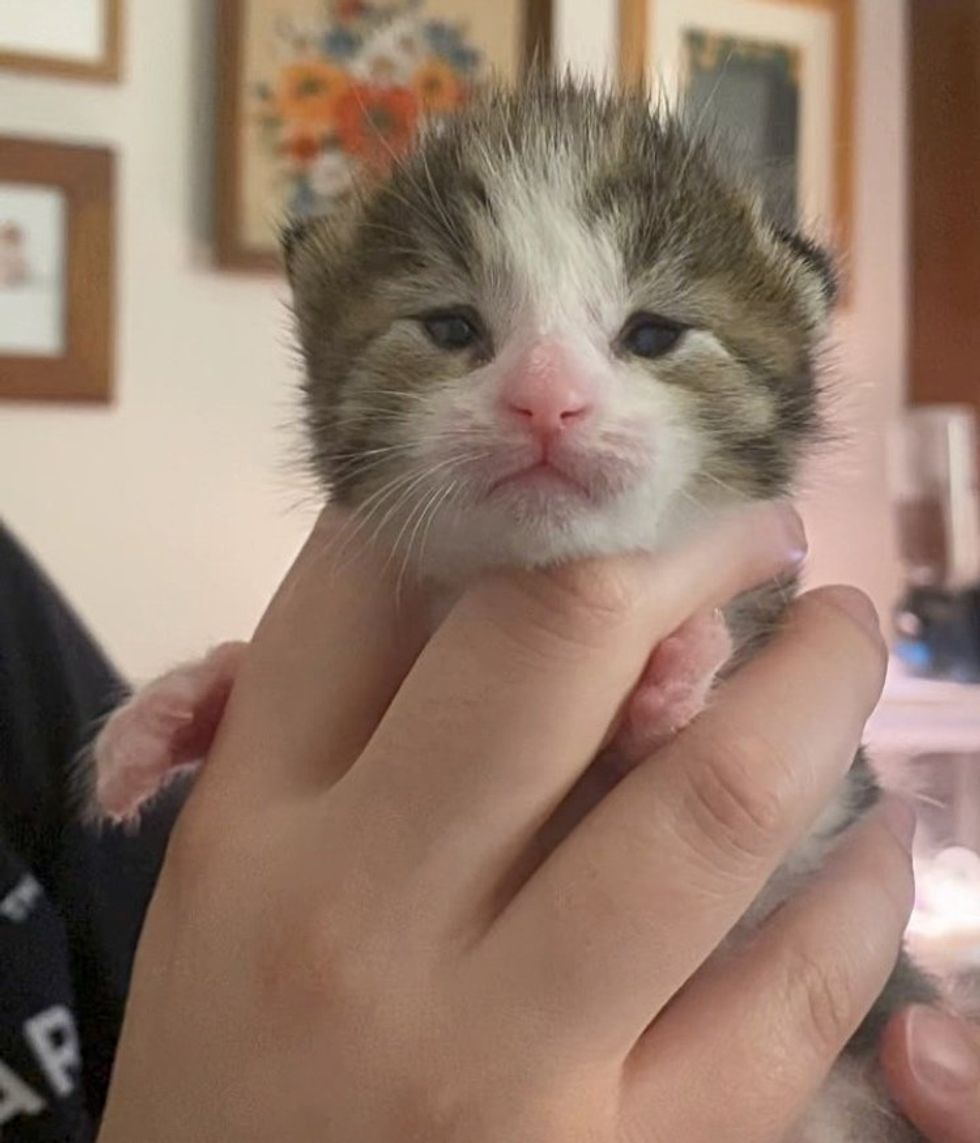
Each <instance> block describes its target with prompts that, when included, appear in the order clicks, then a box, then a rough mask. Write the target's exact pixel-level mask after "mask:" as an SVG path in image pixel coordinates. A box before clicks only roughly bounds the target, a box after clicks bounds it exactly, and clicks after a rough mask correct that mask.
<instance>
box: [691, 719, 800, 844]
mask: <svg viewBox="0 0 980 1143" xmlns="http://www.w3.org/2000/svg"><path fill="white" fill-rule="evenodd" d="M696 758H697V760H696V761H695V762H694V764H693V765H688V767H687V768H686V770H685V773H686V775H687V779H688V781H687V802H688V806H687V809H688V812H689V815H690V817H691V820H692V824H693V827H694V829H695V830H696V832H697V836H698V838H699V839H700V841H701V843H702V844H706V845H707V846H708V847H710V849H711V850H712V851H713V852H714V854H715V855H716V856H717V855H718V854H720V855H721V856H722V857H723V858H725V859H726V860H727V861H732V860H735V861H739V862H741V863H743V864H745V863H748V864H754V863H756V862H758V861H760V860H763V859H765V858H767V857H769V856H770V855H771V854H772V852H773V850H774V848H775V847H776V846H777V844H778V840H779V838H780V836H781V835H782V833H783V832H784V831H785V820H786V816H787V803H788V798H789V790H790V783H789V780H788V776H789V768H788V767H787V765H786V763H785V761H784V760H783V759H782V758H781V756H780V755H779V753H778V751H776V750H775V749H774V748H773V747H772V745H771V744H770V743H769V742H768V741H767V740H766V739H765V738H764V737H763V736H761V735H759V734H750V733H732V734H731V735H730V736H728V737H726V739H725V741H723V742H721V741H718V740H716V739H715V738H712V739H711V740H709V741H708V742H706V743H704V744H703V745H700V746H699V748H698V750H697V753H696Z"/></svg>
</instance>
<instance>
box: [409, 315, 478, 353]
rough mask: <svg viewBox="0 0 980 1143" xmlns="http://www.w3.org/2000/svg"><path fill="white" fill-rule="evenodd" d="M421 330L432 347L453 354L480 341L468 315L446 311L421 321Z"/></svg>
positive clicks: (474, 325)
mask: <svg viewBox="0 0 980 1143" xmlns="http://www.w3.org/2000/svg"><path fill="white" fill-rule="evenodd" d="M421 322H422V328H423V329H424V330H425V332H426V333H427V334H428V335H429V339H430V341H431V342H432V343H433V345H437V346H438V347H439V348H440V349H446V350H449V351H450V352H454V351H457V350H460V349H468V348H469V347H470V346H471V345H476V343H477V342H478V341H479V340H480V330H479V328H478V327H477V325H476V323H475V322H474V320H473V318H471V317H470V316H469V315H468V314H465V313H461V312H457V311H447V312H445V313H437V314H429V315H428V317H424V318H422V319H421Z"/></svg>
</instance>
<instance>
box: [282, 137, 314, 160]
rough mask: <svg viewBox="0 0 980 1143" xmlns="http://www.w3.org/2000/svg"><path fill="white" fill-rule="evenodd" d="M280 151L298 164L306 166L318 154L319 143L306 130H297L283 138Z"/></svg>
mask: <svg viewBox="0 0 980 1143" xmlns="http://www.w3.org/2000/svg"><path fill="white" fill-rule="evenodd" d="M282 153H283V154H284V155H286V156H287V157H288V158H290V159H292V160H293V162H295V163H299V165H300V166H308V165H309V164H310V163H312V162H313V160H314V159H315V158H316V157H317V155H319V153H320V143H319V141H318V140H317V139H316V137H315V136H313V135H311V134H310V133H309V132H308V131H299V132H297V133H296V134H295V135H291V136H289V137H288V138H287V139H286V140H285V142H284V143H283V144H282Z"/></svg>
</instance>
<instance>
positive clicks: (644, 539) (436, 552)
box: [403, 489, 704, 585]
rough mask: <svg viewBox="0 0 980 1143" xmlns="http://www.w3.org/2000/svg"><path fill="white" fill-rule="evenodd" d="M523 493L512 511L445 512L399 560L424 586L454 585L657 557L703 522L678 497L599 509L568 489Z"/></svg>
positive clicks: (492, 506) (496, 507)
mask: <svg viewBox="0 0 980 1143" xmlns="http://www.w3.org/2000/svg"><path fill="white" fill-rule="evenodd" d="M526 492H527V490H526V489H525V490H522V493H523V494H522V496H521V497H520V500H519V501H518V502H517V504H516V505H515V502H512V501H510V500H509V499H508V498H507V497H502V498H496V497H494V498H491V499H489V500H484V501H482V502H481V503H478V504H473V505H470V506H468V507H466V508H456V509H453V510H452V511H447V512H446V513H444V514H442V515H441V518H440V519H437V520H435V521H433V524H432V527H431V528H430V529H429V533H428V536H427V538H426V541H425V545H424V547H422V548H420V549H419V550H418V551H415V552H406V553H403V554H404V555H405V556H406V557H407V559H408V560H409V562H410V563H411V564H412V565H413V566H414V567H415V568H416V569H417V571H418V573H419V574H420V575H421V576H422V577H423V578H424V579H427V580H434V581H436V582H439V583H444V584H450V585H458V584H462V583H466V582H468V581H469V580H472V579H473V578H475V577H476V576H478V575H479V574H480V573H481V572H484V571H488V570H491V569H495V568H502V567H512V568H534V567H548V566H553V565H554V564H560V563H567V562H570V561H572V560H578V559H587V558H594V557H596V556H610V555H619V554H623V553H626V552H636V551H657V550H658V549H660V548H662V547H664V546H666V545H668V544H670V543H673V542H676V540H677V539H678V538H679V537H681V536H682V535H684V534H685V533H686V532H687V531H688V530H689V529H690V528H691V527H692V526H693V525H694V524H695V522H696V521H697V520H700V521H702V522H703V520H704V515H703V514H698V515H697V516H694V515H692V513H691V511H690V509H689V508H687V509H686V510H685V505H684V502H683V499H682V498H675V501H673V502H668V503H658V501H657V500H656V498H654V497H651V496H650V495H649V494H647V495H645V496H639V495H634V496H624V497H621V498H619V499H617V500H614V501H611V502H607V503H604V504H602V505H601V506H597V505H595V504H592V503H590V502H589V501H588V500H587V499H586V498H585V497H584V496H583V495H582V494H581V493H575V491H574V490H568V491H567V492H566V493H565V494H563V495H561V496H559V497H555V496H554V495H552V496H549V497H547V498H546V497H542V498H541V500H540V502H537V501H536V500H535V499H534V498H533V497H528V496H527V495H526ZM515 507H517V508H519V511H517V510H515Z"/></svg>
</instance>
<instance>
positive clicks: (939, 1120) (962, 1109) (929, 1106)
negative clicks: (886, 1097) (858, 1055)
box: [881, 1006, 980, 1143]
mask: <svg viewBox="0 0 980 1143" xmlns="http://www.w3.org/2000/svg"><path fill="white" fill-rule="evenodd" d="M881 1062H882V1068H883V1070H884V1073H885V1079H886V1082H887V1084H888V1090H889V1092H890V1093H891V1096H892V1099H894V1101H895V1103H896V1104H897V1105H898V1106H899V1107H900V1108H901V1109H902V1111H904V1112H905V1114H906V1116H908V1118H909V1119H910V1120H911V1121H912V1122H913V1123H914V1124H915V1125H916V1127H918V1129H919V1130H920V1131H921V1132H922V1133H923V1134H924V1135H925V1137H926V1138H927V1139H929V1140H931V1141H932V1143H980V1030H978V1029H976V1028H972V1027H970V1025H969V1024H967V1023H966V1022H965V1021H964V1020H960V1019H958V1018H957V1017H955V1016H951V1015H949V1014H947V1013H945V1012H941V1011H939V1010H938V1009H932V1008H925V1007H919V1006H915V1007H912V1008H908V1009H906V1010H905V1011H904V1012H901V1013H899V1015H898V1016H896V1017H894V1019H893V1020H892V1021H891V1023H890V1024H889V1025H888V1028H887V1029H886V1031H885V1036H884V1040H883V1042H882V1049H881Z"/></svg>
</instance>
